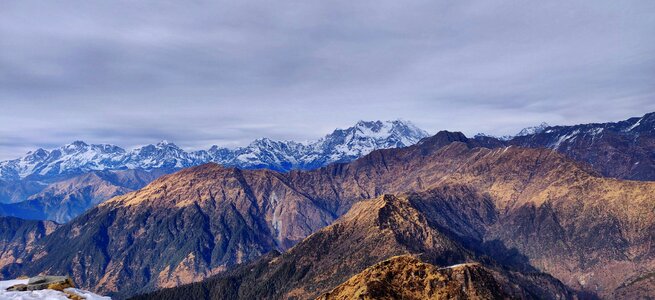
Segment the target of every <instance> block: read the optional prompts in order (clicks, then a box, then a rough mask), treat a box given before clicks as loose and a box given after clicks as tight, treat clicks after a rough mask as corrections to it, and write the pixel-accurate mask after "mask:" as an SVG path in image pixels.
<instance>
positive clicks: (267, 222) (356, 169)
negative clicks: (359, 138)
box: [12, 132, 655, 296]
mask: <svg viewBox="0 0 655 300" xmlns="http://www.w3.org/2000/svg"><path fill="white" fill-rule="evenodd" d="M462 141H464V142H462ZM477 145H478V144H476V143H475V142H472V141H467V140H465V137H464V138H463V135H461V134H457V133H446V132H442V133H439V134H437V135H436V136H434V137H431V138H428V139H425V140H423V141H422V142H420V143H419V144H417V145H415V146H412V147H407V148H402V149H389V150H381V151H374V152H372V153H371V154H369V155H367V156H365V157H363V158H361V159H358V160H356V161H354V162H352V163H349V164H335V165H330V166H328V167H325V168H321V169H318V170H315V171H309V172H301V171H292V172H289V173H277V172H272V171H266V170H257V171H252V170H251V171H241V170H237V169H229V168H223V167H220V166H218V165H214V164H208V165H203V166H199V167H194V168H189V169H186V170H183V171H180V172H178V173H175V174H172V175H168V176H164V177H162V178H160V179H158V180H156V181H154V182H153V183H151V184H150V185H148V186H147V187H145V188H143V189H141V190H139V191H136V192H133V193H129V194H126V195H123V196H119V197H116V198H113V199H111V200H109V201H107V202H105V203H103V204H102V205H100V206H99V207H97V208H94V209H92V210H91V211H89V212H88V213H86V214H85V215H83V216H81V217H79V218H77V219H75V220H74V221H72V222H71V223H69V224H66V225H65V226H62V227H61V228H60V229H59V230H57V231H56V232H54V233H53V234H52V235H50V236H48V237H46V238H45V239H44V241H43V242H42V243H40V244H39V245H38V247H36V248H37V249H34V250H32V251H29V252H28V253H27V254H26V255H24V257H23V259H30V260H31V261H32V264H31V265H30V266H24V268H22V269H21V268H17V267H15V266H14V267H12V270H16V272H15V273H16V274H17V273H20V272H41V271H43V270H61V271H65V272H67V273H69V274H72V275H73V276H74V277H75V281H76V282H78V283H80V284H81V285H82V287H88V288H95V289H96V290H98V291H100V292H102V293H107V292H117V291H118V287H117V285H116V284H117V283H118V282H122V283H123V284H124V286H123V287H122V289H121V292H122V293H124V294H130V293H134V292H137V291H145V290H148V289H152V288H158V287H169V286H173V285H177V284H181V283H187V282H191V281H195V280H200V279H202V278H206V277H208V276H211V275H213V274H217V273H218V272H221V271H223V270H226V269H228V268H230V267H231V266H233V265H234V264H237V263H241V262H247V261H252V260H253V259H255V258H257V257H259V256H261V255H262V254H264V253H266V252H269V251H271V250H279V251H285V250H288V249H289V248H290V247H291V246H293V245H295V244H296V243H298V242H299V241H301V240H303V239H304V238H305V237H307V236H309V235H310V234H312V233H313V232H316V231H317V230H319V229H320V228H323V227H325V226H326V225H329V224H331V223H332V222H333V221H334V220H335V219H336V218H338V217H339V216H341V215H343V214H345V213H346V212H347V211H348V210H350V209H351V208H352V209H357V206H354V207H353V205H354V204H355V203H357V202H360V201H362V200H364V199H371V198H376V197H378V196H380V195H382V194H386V193H389V194H402V193H410V195H408V199H409V200H408V201H410V202H411V203H412V207H415V208H416V210H417V211H419V212H421V214H420V215H421V216H422V218H423V219H424V221H422V222H424V223H425V224H428V225H430V226H432V227H431V228H437V229H439V230H437V231H438V234H437V233H433V234H431V236H432V237H433V238H434V240H444V241H448V240H450V241H455V242H454V243H455V244H454V245H459V246H457V247H455V246H453V247H455V248H449V247H445V248H439V247H437V248H435V249H442V250H444V251H446V250H447V249H451V251H446V252H443V253H441V254H438V255H437V254H435V256H434V258H433V261H427V262H430V263H433V262H434V263H436V264H439V263H444V262H447V261H448V259H450V258H453V257H460V258H461V257H467V255H469V254H467V253H469V252H474V253H477V254H476V255H478V254H480V253H486V254H488V255H490V256H491V257H492V258H493V260H494V261H498V262H500V263H502V264H504V265H512V266H515V267H516V268H517V270H521V271H534V270H540V271H545V272H548V273H552V274H553V275H555V276H556V277H557V278H559V279H560V280H562V281H564V282H565V283H567V284H570V285H571V286H573V287H575V288H579V289H582V290H585V291H589V292H593V293H598V294H600V295H602V296H607V295H610V294H611V293H612V292H613V291H614V289H616V288H617V287H619V286H621V285H623V284H625V283H626V282H627V281H628V280H631V278H634V277H637V276H640V275H642V274H644V273H645V272H646V273H647V272H649V271H651V272H652V270H653V259H652V258H653V250H652V248H651V247H650V245H651V244H652V241H653V239H655V237H654V235H655V230H653V229H655V228H653V226H654V225H653V224H654V223H655V221H654V220H655V199H654V198H653V196H652V195H655V183H650V182H634V181H621V180H615V179H607V178H601V177H597V176H596V173H595V172H594V171H590V169H589V168H587V167H585V166H581V165H579V164H578V163H576V162H574V161H572V160H570V159H567V158H566V157H565V156H564V155H561V154H558V153H557V152H554V151H551V150H547V149H524V148H517V147H506V148H497V149H488V148H480V147H476V146H477ZM428 190H430V191H431V192H427V193H419V196H412V194H411V193H412V192H420V191H428ZM435 191H436V192H435ZM455 208H456V209H455ZM389 226H394V225H393V224H389ZM421 226H423V225H421ZM421 226H414V227H407V230H409V231H410V232H412V230H419V229H411V228H419V227H421ZM434 226H440V227H434ZM330 228H331V227H330ZM422 230H423V229H422ZM419 231H420V230H419ZM417 232H418V231H417ZM599 233H600V234H599ZM426 234H427V233H426ZM313 237H314V235H312V236H311V237H310V238H313ZM426 237H427V236H426ZM332 238H334V237H326V240H329V239H332ZM62 241H65V242H62ZM419 241H420V242H418V243H414V244H415V245H417V246H416V247H419V248H420V247H423V246H421V245H423V242H424V241H426V240H425V239H421V240H419ZM348 244H349V243H345V244H344V245H348ZM476 245H479V246H476ZM426 247H427V246H426ZM435 247H436V246H435ZM428 248H429V247H428ZM294 249H295V248H294ZM316 249H321V248H320V247H318V248H316ZM392 249H404V248H396V247H394V248H392ZM454 249H459V250H454ZM461 249H466V251H460V250H461ZM311 252H316V250H315V249H313V250H311V251H309V250H308V251H306V253H311ZM318 252H320V251H318ZM392 252H393V251H391V252H389V253H385V255H384V257H387V255H398V254H402V253H396V252H393V253H392ZM44 253H47V254H48V255H44ZM336 253H339V251H336ZM374 254H375V252H370V251H367V252H361V255H362V256H371V259H370V261H366V262H363V263H362V264H361V268H360V270H359V271H361V270H362V269H363V268H364V267H368V266H370V265H372V264H374V263H376V262H377V261H378V260H377V259H378V258H380V259H381V258H382V257H383V256H375V255H374ZM334 255H336V254H334ZM303 256H304V255H303ZM298 259H301V258H300V256H299V257H298ZM335 259H337V260H338V258H337V257H335ZM617 268H618V269H617ZM352 275H353V273H350V274H349V275H348V276H352ZM344 276H345V275H344ZM338 278H339V282H338V283H340V282H343V281H345V280H346V279H347V278H348V277H338ZM333 283H334V282H333ZM331 284H332V283H330V284H329V285H331ZM325 286H328V285H325ZM325 286H324V287H325ZM312 295H314V296H318V294H312Z"/></svg>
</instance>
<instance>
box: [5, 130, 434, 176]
mask: <svg viewBox="0 0 655 300" xmlns="http://www.w3.org/2000/svg"><path fill="white" fill-rule="evenodd" d="M427 136H428V133H427V132H426V131H424V130H421V129H419V128H418V127H416V126H414V125H413V124H412V123H410V122H406V121H400V120H396V121H385V122H382V121H371V122H366V121H360V122H358V123H357V124H355V126H353V127H350V128H347V129H337V130H335V131H334V132H333V133H331V134H328V135H326V136H325V137H323V138H321V139H319V140H317V141H314V142H308V143H298V142H294V141H275V140H271V139H268V138H262V139H257V140H255V141H253V142H252V143H250V144H249V145H248V146H246V147H240V148H236V149H228V148H220V147H218V146H212V147H211V148H210V149H209V150H199V151H190V152H187V151H185V150H183V149H181V148H180V147H178V146H176V145H175V144H173V143H170V142H168V141H162V142H160V143H157V144H156V145H147V146H143V147H139V148H136V149H133V150H131V151H126V150H125V149H123V148H121V147H118V146H114V145H108V144H98V145H95V144H92V145H89V144H86V143H84V142H82V141H75V142H73V143H71V144H68V145H65V146H62V147H60V148H57V149H54V150H51V151H48V150H44V149H38V150H36V151H31V152H29V153H27V155H26V156H24V157H21V158H18V159H14V160H8V161H3V162H0V179H3V180H5V181H14V180H21V179H26V178H27V179H31V180H44V181H50V180H58V179H61V178H65V177H67V176H72V175H77V174H82V173H86V172H89V171H97V170H124V169H143V170H154V169H169V170H175V169H180V168H185V167H190V166H195V165H199V164H203V163H207V162H216V163H219V164H223V165H227V166H235V167H239V168H244V169H258V168H268V169H273V170H277V171H289V170H291V169H311V168H317V167H321V166H324V165H327V164H330V163H334V162H348V161H351V160H353V159H356V158H358V157H361V156H363V155H366V154H368V153H369V152H371V151H373V150H376V149H385V148H393V147H406V146H410V145H412V144H415V143H416V142H418V141H419V140H420V139H422V138H424V137H427Z"/></svg>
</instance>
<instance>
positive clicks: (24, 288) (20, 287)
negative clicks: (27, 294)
mask: <svg viewBox="0 0 655 300" xmlns="http://www.w3.org/2000/svg"><path fill="white" fill-rule="evenodd" d="M7 290H8V291H12V292H23V291H27V284H17V285H13V286H10V287H8V288H7Z"/></svg>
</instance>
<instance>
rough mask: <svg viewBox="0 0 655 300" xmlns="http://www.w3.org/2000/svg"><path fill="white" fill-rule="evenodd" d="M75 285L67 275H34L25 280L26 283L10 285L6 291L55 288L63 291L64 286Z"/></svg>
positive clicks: (70, 286)
mask: <svg viewBox="0 0 655 300" xmlns="http://www.w3.org/2000/svg"><path fill="white" fill-rule="evenodd" d="M72 287H75V284H74V283H73V280H72V279H71V278H70V277H68V276H36V277H32V278H30V279H29V280H28V281H27V284H17V285H14V286H10V287H9V288H8V289H7V290H8V291H36V290H45V289H49V290H57V291H63V290H64V289H66V288H72Z"/></svg>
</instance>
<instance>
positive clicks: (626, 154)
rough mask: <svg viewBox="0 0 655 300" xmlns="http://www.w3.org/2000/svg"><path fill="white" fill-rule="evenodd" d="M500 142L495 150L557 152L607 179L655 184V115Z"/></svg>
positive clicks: (546, 129)
mask: <svg viewBox="0 0 655 300" xmlns="http://www.w3.org/2000/svg"><path fill="white" fill-rule="evenodd" d="M475 139H476V140H478V141H481V142H487V143H490V141H491V140H494V138H492V137H488V136H484V135H479V136H476V138H475ZM501 140H504V141H501ZM501 140H496V141H493V143H494V144H496V146H508V145H514V146H520V147H530V148H550V149H553V150H556V151H558V152H561V153H564V154H565V155H566V156H568V157H570V158H572V159H574V160H577V161H580V162H584V163H587V164H589V165H591V166H592V167H593V168H594V169H595V170H597V171H598V172H600V173H601V174H603V175H604V176H609V177H615V178H622V179H631V180H649V181H653V180H655V155H654V153H655V113H648V114H645V115H644V116H642V117H636V118H630V119H628V120H625V121H620V122H616V123H597V124H581V125H574V126H548V125H547V124H542V125H540V126H536V127H533V128H529V129H525V130H522V131H521V132H520V133H519V134H517V135H516V136H514V137H506V138H501ZM499 142H500V143H499Z"/></svg>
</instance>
